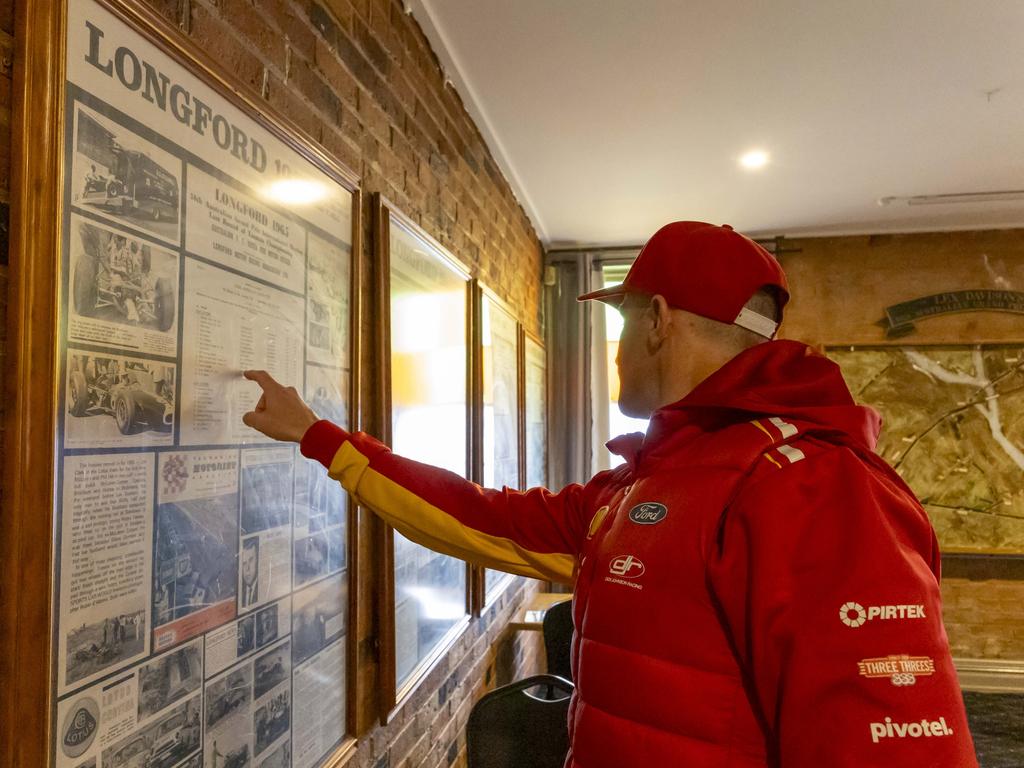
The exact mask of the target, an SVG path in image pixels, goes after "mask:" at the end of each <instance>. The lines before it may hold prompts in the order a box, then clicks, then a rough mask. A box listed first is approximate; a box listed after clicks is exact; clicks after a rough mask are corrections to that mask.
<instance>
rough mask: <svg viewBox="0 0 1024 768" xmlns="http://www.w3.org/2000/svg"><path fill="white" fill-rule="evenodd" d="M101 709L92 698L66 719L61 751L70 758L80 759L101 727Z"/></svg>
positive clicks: (73, 708)
mask: <svg viewBox="0 0 1024 768" xmlns="http://www.w3.org/2000/svg"><path fill="white" fill-rule="evenodd" d="M99 715H100V708H99V705H98V704H96V702H95V701H93V700H92V699H90V698H84V699H82V700H81V701H79V702H76V703H75V705H74V706H73V707H72V708H71V710H70V711H69V712H68V714H67V717H65V718H64V728H63V736H62V738H61V749H63V750H64V754H65V755H67V756H68V757H78V756H79V755H81V754H82V753H83V752H85V751H86V750H87V749H89V746H90V745H91V744H92V740H93V738H95V736H96V729H97V728H98V727H99Z"/></svg>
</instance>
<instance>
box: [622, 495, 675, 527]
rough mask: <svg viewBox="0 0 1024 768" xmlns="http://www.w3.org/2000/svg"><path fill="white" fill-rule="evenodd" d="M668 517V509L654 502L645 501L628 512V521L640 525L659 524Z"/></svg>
mask: <svg viewBox="0 0 1024 768" xmlns="http://www.w3.org/2000/svg"><path fill="white" fill-rule="evenodd" d="M666 515H668V507H666V506H665V505H664V504H659V503H658V502H656V501H645V502H644V503H643V504H637V505H636V506H635V507H633V508H632V509H631V510H629V519H630V520H632V521H633V522H634V523H638V524H640V525H654V524H655V523H660V522H661V521H662V520H664V519H665V516H666Z"/></svg>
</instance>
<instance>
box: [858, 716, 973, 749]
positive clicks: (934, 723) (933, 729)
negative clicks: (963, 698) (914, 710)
mask: <svg viewBox="0 0 1024 768" xmlns="http://www.w3.org/2000/svg"><path fill="white" fill-rule="evenodd" d="M952 735H953V729H952V728H950V727H949V726H948V725H946V718H944V717H940V718H939V719H938V720H927V719H925V720H922V721H921V722H919V723H894V722H893V721H892V718H891V717H887V718H885V722H884V723H871V741H873V742H874V743H875V744H877V743H878V742H879V741H880V740H882V739H905V738H907V737H910V738H911V739H919V738H921V737H922V736H927V737H929V738H930V737H932V736H952Z"/></svg>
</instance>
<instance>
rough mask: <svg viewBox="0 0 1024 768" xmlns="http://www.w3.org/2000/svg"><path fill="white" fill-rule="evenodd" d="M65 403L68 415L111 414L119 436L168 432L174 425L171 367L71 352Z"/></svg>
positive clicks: (172, 368) (172, 370)
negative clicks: (72, 353) (148, 431)
mask: <svg viewBox="0 0 1024 768" xmlns="http://www.w3.org/2000/svg"><path fill="white" fill-rule="evenodd" d="M67 404H68V412H69V413H70V414H71V415H72V416H77V417H85V416H102V415H107V416H110V417H112V418H113V419H114V423H115V424H116V425H117V429H118V431H119V432H120V433H121V434H122V435H132V434H136V433H138V432H142V431H146V430H155V431H161V432H169V431H170V430H171V427H172V426H173V424H174V367H173V366H170V365H164V364H160V363H150V362H144V361H136V360H126V359H117V358H108V357H97V356H92V355H88V354H74V355H72V356H71V364H70V373H69V376H68V395H67Z"/></svg>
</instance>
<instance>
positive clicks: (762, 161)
mask: <svg viewBox="0 0 1024 768" xmlns="http://www.w3.org/2000/svg"><path fill="white" fill-rule="evenodd" d="M740 165H742V166H743V167H744V168H746V169H747V170H749V171H756V170H759V169H761V168H764V167H765V166H766V165H768V153H767V152H765V151H764V150H763V149H752V150H750V151H749V152H747V153H745V154H744V155H742V156H741V157H740Z"/></svg>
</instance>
